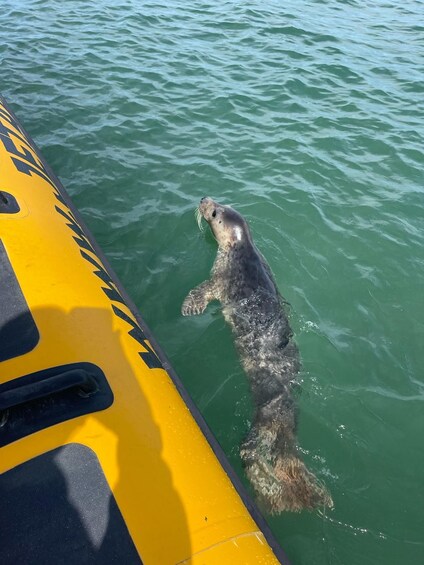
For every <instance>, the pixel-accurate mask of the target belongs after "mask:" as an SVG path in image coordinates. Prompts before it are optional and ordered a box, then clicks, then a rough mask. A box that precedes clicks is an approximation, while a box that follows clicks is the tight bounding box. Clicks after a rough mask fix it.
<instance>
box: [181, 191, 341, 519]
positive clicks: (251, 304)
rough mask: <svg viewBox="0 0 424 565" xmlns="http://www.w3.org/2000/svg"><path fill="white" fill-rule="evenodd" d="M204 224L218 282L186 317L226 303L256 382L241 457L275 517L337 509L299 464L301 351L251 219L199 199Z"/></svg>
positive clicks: (194, 297)
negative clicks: (296, 393)
mask: <svg viewBox="0 0 424 565" xmlns="http://www.w3.org/2000/svg"><path fill="white" fill-rule="evenodd" d="M197 213H198V222H199V226H200V222H201V219H202V217H203V218H204V219H205V220H206V221H207V222H208V224H209V225H210V227H211V229H212V233H213V235H214V236H215V239H216V240H217V242H218V253H217V256H216V259H215V263H214V265H213V268H212V272H211V278H210V279H209V280H207V281H205V282H203V283H202V284H200V285H199V286H197V287H196V288H194V289H193V290H191V291H190V292H189V293H188V295H187V297H186V299H185V300H184V302H183V305H182V309H181V312H182V314H183V315H184V316H190V315H193V314H201V313H202V312H203V311H204V310H205V308H206V306H207V305H208V303H209V302H210V301H212V300H219V301H220V302H221V305H222V311H223V314H224V317H225V320H226V321H227V322H228V323H229V325H230V326H231V328H232V331H233V334H234V338H235V345H236V348H237V350H238V353H239V355H240V359H241V363H242V366H243V368H244V370H245V372H246V374H247V376H248V378H249V381H250V386H251V390H252V395H253V401H254V406H255V415H254V420H253V423H252V426H251V429H250V431H249V433H248V436H247V438H246V440H245V441H244V443H243V445H242V447H241V450H240V455H241V458H242V460H243V462H244V465H245V469H246V473H247V476H248V478H249V480H250V482H251V483H252V485H253V487H254V489H255V491H256V493H257V496H258V499H259V502H260V503H262V505H264V506H265V508H266V510H267V511H269V512H270V513H273V514H276V513H279V512H281V511H283V510H291V511H299V510H302V509H313V508H316V507H318V506H330V507H331V506H332V505H333V502H332V499H331V496H330V494H329V493H328V492H327V490H326V489H325V487H324V486H323V485H321V484H320V482H319V481H318V480H317V479H316V477H315V476H314V475H313V474H312V473H311V472H310V471H308V469H307V468H306V466H305V464H304V463H303V462H302V461H301V459H300V458H299V454H298V450H297V445H296V406H295V403H294V400H293V397H292V389H293V386H294V384H295V379H296V375H297V373H298V372H299V368H300V363H299V355H298V350H297V347H296V345H295V343H294V342H293V340H292V331H291V329H290V325H289V321H288V318H287V315H286V313H285V312H284V308H283V299H282V297H281V295H280V293H279V291H278V289H277V285H276V283H275V281H274V277H273V275H272V273H271V269H270V268H269V266H268V264H267V262H266V261H265V259H264V258H263V256H262V255H261V253H260V252H259V251H258V250H257V248H256V247H255V245H254V243H253V240H252V236H251V234H250V230H249V227H248V225H247V223H246V221H245V220H244V218H243V217H242V216H241V215H240V214H239V213H238V212H236V211H235V210H234V209H232V208H231V207H229V206H222V205H220V204H218V203H217V202H214V201H213V200H212V199H211V198H208V197H205V198H202V200H201V201H200V205H199V207H198V210H197Z"/></svg>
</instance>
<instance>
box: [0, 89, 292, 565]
mask: <svg viewBox="0 0 424 565" xmlns="http://www.w3.org/2000/svg"><path fill="white" fill-rule="evenodd" d="M0 100H1V102H2V103H3V104H4V106H5V107H6V109H7V111H8V112H9V113H10V115H11V117H12V119H13V121H14V124H19V122H18V121H17V118H16V116H15V115H14V113H13V112H12V111H11V110H10V108H9V106H8V105H7V103H6V101H5V99H4V98H3V97H1V96H0ZM18 129H19V130H20V131H21V132H22V133H23V134H24V135H25V136H26V137H27V139H28V140H29V141H30V142H31V146H32V147H33V149H34V151H36V153H37V156H38V158H39V160H40V162H41V164H42V169H43V171H44V172H46V173H47V175H48V177H49V179H50V180H49V182H50V184H51V182H52V180H53V181H54V187H55V188H56V189H57V190H58V191H59V192H60V198H61V200H62V201H63V202H64V203H66V206H67V207H68V208H69V210H71V212H72V215H73V217H74V218H75V219H76V221H77V223H78V226H79V227H80V228H81V229H82V230H83V232H84V237H85V239H86V240H87V241H88V242H89V244H90V246H91V247H92V249H94V251H95V253H96V255H97V256H98V257H99V258H100V260H101V261H102V263H103V265H104V267H105V269H106V271H107V274H108V276H109V277H110V280H111V281H113V284H114V286H115V288H116V289H117V290H118V291H119V294H120V296H121V297H122V298H123V300H124V301H125V304H126V306H127V307H128V308H129V309H130V311H131V313H132V315H133V316H134V318H135V320H136V321H137V323H138V325H139V327H140V328H141V330H142V333H143V336H144V337H145V339H147V340H148V341H149V342H150V344H151V346H152V348H153V350H154V353H155V355H156V356H157V358H158V359H159V361H160V363H161V364H162V366H163V368H164V369H165V370H166V371H167V373H168V374H169V376H170V377H171V379H172V381H173V382H174V384H175V387H176V388H177V390H178V392H179V394H180V396H181V397H182V399H183V400H184V402H185V404H186V405H187V407H188V409H189V410H190V412H191V414H192V416H193V418H194V419H195V420H196V422H197V424H198V426H199V428H200V429H201V430H202V432H203V435H204V436H205V437H206V439H207V441H208V442H209V445H210V446H211V448H212V450H213V452H214V453H215V455H216V457H217V458H218V460H219V462H220V463H221V466H222V467H223V469H224V470H225V472H226V473H227V475H228V477H229V478H230V480H231V482H232V483H233V485H234V488H235V489H236V490H237V492H238V494H239V496H240V498H241V499H242V500H243V502H244V504H245V506H246V508H247V509H248V511H249V513H250V515H251V516H252V518H253V520H254V521H255V522H256V524H257V525H258V527H259V529H260V530H262V532H263V534H264V536H265V539H266V540H267V542H268V544H269V546H270V547H271V548H272V550H273V552H274V554H275V556H276V557H277V559H278V560H279V561H280V563H282V564H283V565H290V561H289V559H288V557H287V555H286V554H285V553H284V551H283V550H282V548H281V547H280V545H279V544H278V542H277V541H276V539H275V538H274V535H273V533H272V532H271V529H270V527H269V526H268V524H267V522H266V521H265V519H264V517H263V516H262V514H261V513H260V512H259V509H258V508H257V506H256V504H255V503H254V502H253V500H252V499H251V497H250V496H249V494H248V493H247V491H246V489H245V487H244V485H243V484H242V482H241V480H240V479H239V477H238V475H237V474H236V472H235V471H234V469H233V468H232V466H231V465H230V463H229V461H228V459H227V457H226V455H225V454H224V452H223V450H222V448H221V446H220V445H219V443H218V441H217V439H216V438H215V436H214V435H213V433H212V432H211V430H210V429H209V427H208V425H207V423H206V421H205V419H204V418H203V416H202V414H201V413H200V411H199V410H198V408H197V407H196V405H195V404H194V402H193V400H192V399H191V397H190V396H189V394H188V392H187V391H186V389H185V388H184V385H183V384H182V382H181V380H180V378H179V377H178V375H177V374H176V372H175V371H174V369H173V368H172V366H171V364H170V362H169V360H168V359H167V357H166V355H165V353H164V352H163V350H162V349H161V347H160V346H159V344H158V343H157V342H156V340H155V338H154V336H153V335H152V332H151V331H150V330H149V328H148V326H147V325H146V323H145V322H144V320H143V319H142V318H141V315H140V313H139V312H138V310H137V308H136V306H135V304H134V303H133V301H132V300H131V298H130V297H129V296H128V294H127V292H126V291H125V289H124V287H123V286H122V284H121V283H120V281H119V279H118V277H117V276H116V274H115V272H114V271H113V269H112V267H111V266H110V264H109V261H108V260H107V259H106V257H105V255H104V254H103V252H102V250H101V249H100V247H99V246H98V244H97V242H96V241H95V239H94V237H93V236H92V234H91V232H90V230H89V229H88V228H87V226H86V225H85V222H84V220H83V219H82V217H81V215H80V213H79V212H78V210H77V209H76V208H75V206H74V204H73V203H72V200H71V199H70V197H69V195H68V193H67V192H66V190H65V188H64V187H63V185H62V183H61V182H60V180H59V179H58V178H57V177H56V175H55V174H54V172H53V171H52V170H51V168H50V166H49V165H48V163H47V162H46V161H45V160H44V158H43V157H42V155H41V153H40V151H39V150H38V148H37V147H36V145H35V143H34V142H33V141H32V139H31V137H30V136H29V135H28V134H27V133H26V132H25V130H24V129H23V128H22V126H21V125H20V124H19V125H18Z"/></svg>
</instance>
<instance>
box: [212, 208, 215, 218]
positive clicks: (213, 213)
mask: <svg viewBox="0 0 424 565" xmlns="http://www.w3.org/2000/svg"><path fill="white" fill-rule="evenodd" d="M215 216H216V210H214V211H213V212H212V218H215Z"/></svg>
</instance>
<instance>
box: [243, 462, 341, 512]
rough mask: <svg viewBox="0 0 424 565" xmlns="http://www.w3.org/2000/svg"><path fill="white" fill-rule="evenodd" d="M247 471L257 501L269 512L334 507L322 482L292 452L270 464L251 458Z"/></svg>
mask: <svg viewBox="0 0 424 565" xmlns="http://www.w3.org/2000/svg"><path fill="white" fill-rule="evenodd" d="M246 474H247V476H248V478H249V480H250V482H251V483H252V485H253V487H254V489H255V491H256V493H257V496H258V502H259V504H260V505H261V506H262V507H264V508H265V510H266V511H267V512H269V513H270V514H279V513H280V512H283V511H291V512H300V511H301V510H313V509H315V508H319V507H322V506H327V507H328V508H332V507H333V500H332V498H331V496H330V494H329V492H328V491H327V490H326V488H325V487H324V485H322V484H320V482H319V481H318V479H317V478H316V477H315V476H314V475H313V474H312V473H311V472H310V471H308V469H307V468H306V466H305V464H304V463H303V462H302V461H301V460H300V459H298V458H297V457H295V456H290V457H287V458H283V457H280V458H278V459H277V461H276V462H275V463H274V464H273V465H271V464H270V463H268V462H267V461H265V460H264V459H263V458H259V459H258V460H256V461H253V462H250V464H249V465H248V466H247V467H246Z"/></svg>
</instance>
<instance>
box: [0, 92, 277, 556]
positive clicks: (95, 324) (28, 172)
mask: <svg viewBox="0 0 424 565" xmlns="http://www.w3.org/2000/svg"><path fill="white" fill-rule="evenodd" d="M0 141H1V143H0V181H1V182H0V266H1V269H0V297H1V300H0V337H1V339H0V500H1V510H0V563H2V565H11V564H13V565H16V564H18V563H19V564H20V565H25V564H42V565H49V564H54V565H58V564H66V565H72V564H78V565H81V564H84V563H99V564H105V565H106V564H107V565H111V564H115V563H120V564H122V563H125V564H126V565H128V564H129V565H132V564H140V563H144V564H146V565H168V564H183V563H184V564H191V565H200V564H203V565H205V564H206V565H217V564H220V565H222V564H227V563H228V564H239V563H240V564H247V565H249V564H252V565H258V564H261V563H263V564H273V563H287V562H288V560H287V557H286V556H285V554H284V552H283V550H282V549H281V547H280V546H279V545H278V543H277V542H276V540H275V539H274V537H273V535H272V533H271V531H270V528H269V527H268V525H267V523H266V521H265V520H264V518H263V517H262V515H261V514H260V512H259V510H258V509H257V507H256V506H255V504H254V502H253V501H252V500H251V499H250V497H249V495H248V493H247V492H246V491H245V489H244V487H243V485H242V483H241V481H240V480H239V478H238V477H237V475H236V473H235V472H234V470H233V469H232V467H231V465H230V464H229V462H228V460H227V459H226V457H225V455H224V453H223V452H222V449H221V448H220V446H219V444H218V442H217V441H216V439H215V438H214V436H213V434H212V433H211V431H210V430H209V428H208V426H207V425H206V423H205V421H204V419H203V418H202V416H201V414H200V412H199V411H198V409H197V408H196V406H195V405H194V403H193V402H192V400H191V399H190V397H189V395H188V393H187V391H186V390H185V389H184V387H183V385H182V383H181V381H180V379H179V378H178V376H177V375H176V374H175V371H174V370H173V368H172V366H171V364H170V363H169V361H168V359H167V358H166V356H165V354H164V353H163V351H162V350H161V348H160V347H159V345H158V344H157V343H156V341H155V339H154V337H153V335H152V333H151V332H150V330H149V328H148V327H147V326H146V324H145V322H144V321H143V319H142V317H141V316H140V313H139V312H138V311H137V308H136V307H135V305H134V304H133V302H132V301H131V299H130V298H129V296H128V295H127V293H126V292H125V289H124V288H123V286H122V284H121V283H120V282H119V280H118V278H117V277H116V275H115V273H114V272H113V270H112V268H111V267H110V265H109V263H108V261H107V259H106V258H105V256H104V254H103V253H102V251H101V250H100V248H99V246H98V245H97V243H96V241H95V240H94V238H93V236H92V235H91V234H90V232H89V230H88V229H87V227H86V226H85V224H84V221H83V220H82V218H81V216H80V214H79V213H78V211H77V210H76V208H75V206H74V205H73V203H72V202H71V200H70V198H69V196H68V194H67V193H66V191H65V189H64V187H63V186H62V184H61V182H60V181H59V179H58V178H57V177H56V176H55V174H54V173H53V171H52V170H51V169H50V167H49V166H48V164H47V163H46V161H45V160H44V158H43V157H42V155H41V153H40V151H39V150H38V148H37V147H36V145H35V143H34V142H33V140H32V139H31V138H30V136H29V135H28V134H27V133H26V131H25V130H24V128H23V127H22V126H21V124H20V123H19V121H18V119H17V117H16V116H15V114H14V113H13V111H12V110H11V109H10V107H9V105H8V103H7V102H6V100H5V99H4V98H2V97H0Z"/></svg>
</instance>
